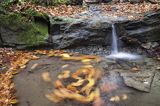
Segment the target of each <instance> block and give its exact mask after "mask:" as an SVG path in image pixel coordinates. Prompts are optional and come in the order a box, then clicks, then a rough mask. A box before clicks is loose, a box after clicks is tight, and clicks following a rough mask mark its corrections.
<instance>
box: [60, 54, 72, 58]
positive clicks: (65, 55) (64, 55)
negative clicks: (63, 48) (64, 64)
mask: <svg viewBox="0 0 160 106" xmlns="http://www.w3.org/2000/svg"><path fill="white" fill-rule="evenodd" d="M61 55H62V57H64V58H69V57H71V56H70V55H69V54H67V53H63V54H61Z"/></svg>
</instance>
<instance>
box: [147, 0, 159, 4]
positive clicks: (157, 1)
mask: <svg viewBox="0 0 160 106" xmlns="http://www.w3.org/2000/svg"><path fill="white" fill-rule="evenodd" d="M148 1H149V2H151V3H160V0H148Z"/></svg>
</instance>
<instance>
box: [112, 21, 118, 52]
mask: <svg viewBox="0 0 160 106" xmlns="http://www.w3.org/2000/svg"><path fill="white" fill-rule="evenodd" d="M117 42H118V40H117V33H116V28H115V25H114V24H112V54H117V53H118V43H117Z"/></svg>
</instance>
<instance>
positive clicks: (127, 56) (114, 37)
mask: <svg viewBox="0 0 160 106" xmlns="http://www.w3.org/2000/svg"><path fill="white" fill-rule="evenodd" d="M107 58H110V59H128V60H138V59H141V58H142V57H141V56H139V55H133V54H129V53H124V52H119V51H118V39H117V32H116V28H115V24H112V51H111V54H110V55H109V56H107Z"/></svg>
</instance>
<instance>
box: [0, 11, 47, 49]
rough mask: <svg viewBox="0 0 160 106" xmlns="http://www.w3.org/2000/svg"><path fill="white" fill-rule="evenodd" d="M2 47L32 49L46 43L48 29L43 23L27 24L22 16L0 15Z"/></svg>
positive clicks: (0, 42)
mask: <svg viewBox="0 0 160 106" xmlns="http://www.w3.org/2000/svg"><path fill="white" fill-rule="evenodd" d="M0 20H1V21H0V45H3V46H11V47H17V48H18V47H23V48H25V47H30V46H36V45H40V44H44V43H45V39H47V36H48V27H47V26H46V25H45V24H43V23H38V22H26V21H25V20H26V19H25V17H23V16H22V15H20V14H14V13H13V14H1V13H0Z"/></svg>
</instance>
